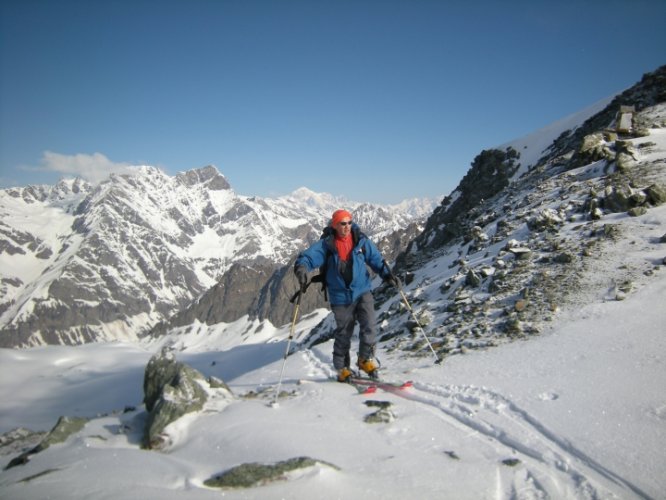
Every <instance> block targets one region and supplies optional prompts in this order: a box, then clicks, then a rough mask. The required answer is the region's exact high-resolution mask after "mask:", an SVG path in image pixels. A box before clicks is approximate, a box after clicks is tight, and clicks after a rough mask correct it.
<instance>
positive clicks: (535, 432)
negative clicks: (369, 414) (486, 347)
mask: <svg viewBox="0 0 666 500" xmlns="http://www.w3.org/2000/svg"><path fill="white" fill-rule="evenodd" d="M413 388H414V389H416V391H417V392H421V393H425V394H429V395H431V396H437V397H442V398H446V399H448V400H449V402H448V403H449V405H448V407H447V406H446V405H445V403H444V402H440V401H436V400H434V399H431V398H428V397H425V396H423V395H420V394H417V393H414V392H413V391H404V390H396V391H394V394H396V395H398V396H400V397H402V398H405V399H409V400H411V401H415V402H417V403H421V404H424V405H428V406H430V407H432V408H435V409H437V410H440V411H441V412H443V413H444V414H445V415H447V416H449V417H451V418H453V419H455V420H456V421H457V422H458V423H459V424H462V425H463V427H465V428H471V429H472V430H474V431H476V432H478V433H479V434H481V435H483V436H485V437H488V438H491V439H493V440H494V441H497V442H499V443H500V444H502V445H504V446H507V447H509V448H512V449H514V450H517V451H518V452H520V453H522V454H523V455H525V456H527V457H530V458H532V459H533V460H535V461H536V462H537V463H540V464H543V465H546V466H550V467H553V466H554V467H555V469H557V470H559V471H560V472H562V473H564V474H566V475H568V476H570V478H571V479H572V481H573V484H574V485H576V487H577V488H578V489H583V490H585V491H584V492H581V493H584V494H585V495H589V494H590V493H591V492H590V491H589V489H588V488H586V486H587V487H592V485H591V484H590V483H589V478H587V477H586V475H585V474H583V473H582V472H579V471H576V470H573V469H572V468H571V461H572V460H571V459H574V460H575V461H577V462H579V463H580V465H581V466H582V468H589V469H591V471H593V472H594V473H596V474H598V475H599V476H601V477H603V478H605V479H606V480H608V481H611V482H612V483H614V484H616V485H619V486H621V487H623V488H626V489H628V490H630V491H631V492H632V493H634V494H635V495H637V496H638V497H640V498H645V499H649V498H650V496H649V495H648V494H647V493H645V492H644V491H642V490H641V489H640V488H639V487H637V486H636V485H634V484H633V483H631V482H630V481H628V480H626V479H624V478H622V477H621V476H619V475H618V474H616V473H614V472H613V471H611V470H609V469H608V468H606V467H604V466H603V465H601V464H600V463H598V462H597V461H595V460H594V459H592V458H591V457H590V456H588V455H587V454H585V453H584V452H582V451H581V450H579V449H577V448H576V447H575V446H574V445H573V444H571V443H570V442H569V441H567V440H566V439H563V438H561V437H559V436H557V434H556V433H555V432H553V431H551V430H549V429H548V428H547V427H546V426H545V425H544V424H542V423H540V422H539V421H537V420H536V419H535V418H534V417H532V416H531V415H530V414H529V413H528V412H527V411H525V410H523V409H522V408H520V407H518V406H517V405H516V404H515V403H514V402H512V401H511V400H509V399H507V398H505V397H504V396H502V395H500V394H498V393H495V392H493V391H489V390H487V389H482V388H476V387H473V386H468V387H460V386H451V389H450V390H449V389H447V388H445V387H442V386H437V385H433V384H424V383H420V382H414V385H413ZM471 405H475V406H478V407H479V408H480V409H483V410H487V411H489V412H490V413H491V414H495V415H499V416H504V417H507V418H508V419H509V420H510V422H511V423H513V424H515V425H517V426H518V427H519V428H520V429H522V430H523V431H524V432H526V433H527V434H531V435H532V437H539V438H540V441H541V442H542V443H543V444H544V445H545V447H546V449H545V450H542V451H540V450H538V449H536V448H534V447H530V446H527V445H526V444H524V442H523V440H522V439H521V438H520V436H510V435H509V432H510V429H508V428H507V427H504V428H502V427H499V426H497V425H496V424H493V423H490V422H487V421H485V420H482V421H476V420H474V419H475V417H477V416H478V415H477V412H478V410H474V409H473V408H470V406H471ZM505 409H507V410H508V412H507V411H506V410H505ZM550 467H549V469H548V470H550ZM604 496H605V495H604V494H601V495H599V494H598V493H594V494H593V496H592V497H593V498H599V497H604Z"/></svg>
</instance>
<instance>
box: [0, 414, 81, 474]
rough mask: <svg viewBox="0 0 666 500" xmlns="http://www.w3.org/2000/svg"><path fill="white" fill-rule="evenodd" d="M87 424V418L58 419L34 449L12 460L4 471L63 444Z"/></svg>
mask: <svg viewBox="0 0 666 500" xmlns="http://www.w3.org/2000/svg"><path fill="white" fill-rule="evenodd" d="M87 422H88V419H87V418H81V417H60V418H59V419H58V422H57V423H56V425H55V427H53V429H51V431H50V432H49V433H48V434H47V435H46V437H45V438H44V439H43V440H42V441H41V442H40V443H39V444H38V445H37V446H35V447H34V448H32V449H31V450H29V451H26V452H24V453H22V454H21V455H19V456H18V457H16V458H14V459H13V460H12V461H11V462H9V464H8V465H7V467H5V469H11V468H12V467H16V466H17V465H24V464H26V463H28V461H29V460H30V456H31V455H34V454H35V453H39V452H40V451H44V450H45V449H47V448H48V447H49V446H51V445H52V444H58V443H64V442H65V441H66V440H67V438H68V437H69V436H71V435H72V434H75V433H77V432H79V431H80V430H81V429H83V426H84V425H86V423H87Z"/></svg>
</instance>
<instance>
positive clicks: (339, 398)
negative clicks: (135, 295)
mask: <svg viewBox="0 0 666 500" xmlns="http://www.w3.org/2000/svg"><path fill="white" fill-rule="evenodd" d="M623 224H626V225H628V227H627V229H628V230H631V231H632V235H633V237H634V238H633V243H632V240H625V241H623V242H622V243H621V244H619V245H618V247H617V248H616V251H615V252H614V253H611V254H608V255H606V256H605V265H607V266H608V267H612V266H617V265H619V264H621V263H622V262H624V261H625V259H627V258H629V259H630V260H631V261H634V262H635V261H639V260H643V261H645V262H653V263H654V262H655V259H656V258H657V257H659V256H661V258H663V255H662V254H664V253H665V251H664V249H663V247H657V249H655V246H654V245H646V244H644V243H647V242H650V241H652V240H653V239H654V238H655V237H656V236H661V235H662V234H664V233H666V207H660V208H655V209H653V210H651V211H650V212H649V214H647V215H646V216H643V217H642V218H629V217H627V218H625V219H624V221H623ZM659 250H661V254H660V253H659ZM665 296H666V274H665V272H664V271H663V269H660V270H657V271H655V273H654V275H652V276H650V277H649V278H648V277H645V280H644V282H643V283H641V284H640V286H637V289H636V292H635V293H633V294H630V295H629V296H628V297H627V298H626V299H625V300H623V301H617V300H608V301H595V302H590V303H589V304H588V305H586V306H584V307H581V308H579V309H577V310H571V311H568V312H562V313H561V314H560V316H559V317H558V319H557V322H556V323H555V324H554V325H553V328H552V330H551V331H550V332H549V333H547V334H544V335H542V336H540V337H537V338H533V339H531V340H530V341H526V342H517V343H512V344H507V345H502V346H499V347H496V348H493V349H490V350H485V351H473V352H471V353H469V354H466V355H461V356H453V357H449V358H447V359H446V361H445V362H444V363H443V364H441V365H435V364H434V363H433V362H432V361H433V360H432V358H431V357H429V356H428V353H423V355H422V356H418V357H409V358H405V357H404V356H401V355H398V354H397V353H386V352H384V353H382V354H381V359H382V361H383V364H384V367H385V370H384V372H385V374H386V375H387V376H388V377H391V378H393V379H396V380H398V379H400V380H403V379H411V380H413V381H414V382H415V384H414V387H413V388H412V389H407V390H406V391H404V392H401V393H400V394H392V393H387V392H378V393H376V394H373V395H361V394H358V393H356V391H355V390H354V388H353V387H349V386H347V385H344V384H338V383H335V382H330V381H328V379H329V377H330V376H331V375H332V371H331V368H330V361H331V360H330V352H331V345H330V343H327V344H321V345H319V346H316V347H314V348H313V349H311V350H302V351H298V352H296V353H295V354H293V355H291V356H290V357H289V358H288V359H287V362H286V365H285V376H284V381H283V385H282V388H283V389H284V390H286V391H288V392H290V393H291V396H289V397H286V398H282V399H281V400H280V404H279V407H278V408H272V407H270V405H269V403H270V402H271V401H272V398H273V394H272V392H271V391H272V390H273V389H274V388H275V386H276V384H277V382H278V377H279V373H280V369H281V367H282V363H283V360H282V356H283V354H284V350H285V342H284V341H282V342H269V343H263V344H248V345H239V346H237V347H233V348H230V349H227V350H224V351H220V350H217V349H214V348H213V346H212V345H199V346H198V347H197V348H196V349H189V350H185V351H182V352H180V353H179V354H178V359H179V360H182V361H185V362H187V363H189V364H191V365H192V366H194V367H195V368H197V369H199V370H200V371H202V372H203V373H204V374H206V375H215V376H218V377H220V378H222V379H224V380H226V381H227V382H228V383H229V384H230V386H231V388H232V390H233V392H234V394H235V395H236V398H235V399H234V400H232V401H231V402H228V403H225V404H224V405H222V404H220V402H215V401H214V402H212V403H211V405H212V406H211V407H210V408H209V411H204V412H201V413H199V414H196V415H192V416H189V417H186V418H184V419H182V420H181V421H179V422H177V423H176V424H173V425H172V427H171V429H170V433H171V434H172V435H173V437H174V440H175V442H174V445H173V447H172V448H171V449H170V450H169V451H168V452H167V453H158V452H153V451H144V450H141V449H140V448H139V440H140V437H139V436H140V431H141V426H142V423H143V419H144V417H145V413H143V411H142V407H141V406H140V404H141V398H142V393H141V387H142V377H143V367H144V366H145V364H146V363H147V361H148V359H149V357H150V355H151V354H152V352H153V349H152V348H148V347H146V348H142V347H140V346H135V345H127V344H120V343H115V344H95V345H85V346H79V347H64V346H57V347H56V346H51V347H40V348H33V349H26V350H5V349H3V350H0V357H1V358H2V359H0V371H1V373H0V400H2V401H3V404H2V407H1V410H0V423H1V424H0V425H1V428H0V431H3V432H4V431H7V430H9V429H12V428H14V427H17V426H20V425H24V426H27V427H30V428H33V429H44V430H47V429H49V428H50V427H51V426H52V425H53V424H54V423H55V420H56V419H57V417H58V416H59V415H63V414H67V415H85V416H89V417H93V419H92V420H91V421H90V422H89V423H88V424H87V425H86V426H85V427H84V429H83V430H82V431H80V432H79V433H78V434H76V435H75V436H73V437H71V438H70V439H69V440H68V441H67V442H66V443H64V444H61V445H55V446H52V447H51V448H49V449H47V450H46V451H44V452H41V453H39V454H37V455H34V456H33V458H32V459H31V460H30V462H29V463H28V464H27V465H25V466H21V467H15V468H12V469H10V470H7V471H3V472H2V473H0V492H2V495H1V496H2V497H3V498H13V499H32V498H68V499H78V498H81V499H83V498H110V499H111V498H127V496H128V495H130V496H132V497H135V498H164V499H170V498H173V499H176V498H219V496H220V492H219V491H217V490H211V489H209V488H207V487H205V486H203V481H204V480H205V479H207V478H209V477H211V476H213V475H215V474H217V473H219V472H222V471H224V470H227V469H229V468H231V467H233V466H236V465H239V464H241V463H246V462H262V463H272V462H276V461H280V460H285V459H289V458H293V457H298V456H304V455H306V456H310V457H313V458H316V459H319V460H322V461H325V462H329V463H332V464H335V465H337V466H338V467H339V468H340V470H334V469H330V468H328V467H324V466H320V467H315V468H312V469H310V470H309V471H308V472H307V473H302V474H300V475H298V476H297V477H293V478H291V479H290V480H285V481H281V482H278V483H275V484H272V485H268V486H263V487H258V488H254V489H250V490H238V491H235V490H226V491H224V496H225V498H262V499H263V498H269V499H272V498H276V499H277V498H311V497H312V496H313V495H315V496H316V497H317V498H331V499H333V498H350V497H354V496H372V497H380V498H395V499H398V498H405V497H414V498H462V499H466V498H469V499H478V498H664V496H663V495H664V493H663V492H664V491H666V479H664V475H663V471H664V470H666V455H664V452H663V450H664V446H665V445H666V396H665V394H664V391H663V382H664V381H666V337H665V336H664V330H663V325H664V324H666V309H664V307H663V300H664V297H665ZM234 332H235V333H234ZM242 332H243V330H242V328H240V326H239V327H238V328H237V329H236V330H232V331H229V332H227V334H228V335H231V336H234V335H235V336H240V335H241V334H242ZM275 334H276V336H275V338H276V339H277V338H285V337H286V335H287V334H288V332H286V331H277V332H275ZM300 334H301V332H299V333H298V335H300ZM298 335H297V336H298ZM213 361H214V362H215V363H213ZM247 395H256V397H244V396H247ZM366 400H380V401H389V402H390V403H392V405H393V406H392V407H391V408H390V410H391V411H392V412H393V414H394V416H395V419H394V420H393V421H392V422H389V423H382V424H369V423H365V422H364V421H363V419H364V417H365V416H366V415H367V414H369V413H372V412H373V411H374V409H373V408H369V407H367V406H366V405H365V404H364V403H365V401H366ZM216 405H217V406H216ZM125 406H136V407H137V409H136V410H134V411H129V412H127V413H122V412H121V411H120V410H122V409H123V408H124V407H125ZM98 414H104V415H101V416H98V417H95V415H98ZM10 458H11V457H10V456H7V457H5V460H4V462H8V461H9V459H10Z"/></svg>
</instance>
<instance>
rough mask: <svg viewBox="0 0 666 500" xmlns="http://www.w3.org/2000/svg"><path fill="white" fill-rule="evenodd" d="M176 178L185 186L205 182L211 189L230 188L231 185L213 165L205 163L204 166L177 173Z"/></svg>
mask: <svg viewBox="0 0 666 500" xmlns="http://www.w3.org/2000/svg"><path fill="white" fill-rule="evenodd" d="M177 178H178V180H180V181H181V182H182V183H183V184H185V185H187V186H194V185H196V184H205V185H206V187H207V188H208V189H210V190H211V191H221V190H224V189H231V185H230V184H229V182H228V181H227V179H226V178H225V177H224V175H222V174H221V173H220V171H219V170H218V169H217V167H215V166H214V165H206V166H205V167H201V168H195V169H192V170H188V171H187V172H182V173H180V174H178V175H177Z"/></svg>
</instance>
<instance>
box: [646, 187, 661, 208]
mask: <svg viewBox="0 0 666 500" xmlns="http://www.w3.org/2000/svg"><path fill="white" fill-rule="evenodd" d="M645 194H646V196H647V201H648V202H649V203H650V204H652V205H654V206H657V205H661V204H662V203H666V187H664V186H659V185H657V184H652V185H651V186H649V187H648V188H646V189H645Z"/></svg>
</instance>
